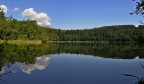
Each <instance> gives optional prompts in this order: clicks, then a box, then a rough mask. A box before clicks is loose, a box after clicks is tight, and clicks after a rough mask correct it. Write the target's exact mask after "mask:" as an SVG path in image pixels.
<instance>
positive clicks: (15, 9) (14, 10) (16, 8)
mask: <svg viewBox="0 0 144 84" xmlns="http://www.w3.org/2000/svg"><path fill="white" fill-rule="evenodd" d="M19 10H20V9H19V8H18V7H15V8H14V9H13V10H12V11H13V12H16V11H19Z"/></svg>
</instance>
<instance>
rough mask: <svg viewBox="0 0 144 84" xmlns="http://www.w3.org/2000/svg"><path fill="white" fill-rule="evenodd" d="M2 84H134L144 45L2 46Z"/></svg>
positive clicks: (142, 71) (140, 73)
mask: <svg viewBox="0 0 144 84" xmlns="http://www.w3.org/2000/svg"><path fill="white" fill-rule="evenodd" d="M0 52H1V53H0V84H135V83H136V82H137V81H139V79H137V78H135V77H131V76H125V75H123V74H130V75H135V76H138V77H140V78H142V77H144V69H143V68H142V65H143V64H144V60H143V58H144V45H138V44H123V45H122V44H94V43H92V44H89V43H87V44H84V43H73V44H72V43H67V44H66V43H62V44H56V43H55V44H54V43H53V44H42V45H12V44H0Z"/></svg>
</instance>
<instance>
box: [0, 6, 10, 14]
mask: <svg viewBox="0 0 144 84" xmlns="http://www.w3.org/2000/svg"><path fill="white" fill-rule="evenodd" d="M0 8H1V10H0V11H2V10H3V12H4V13H7V12H8V10H9V9H8V7H7V6H5V5H0Z"/></svg>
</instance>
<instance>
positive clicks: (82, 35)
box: [60, 25, 144, 42]
mask: <svg viewBox="0 0 144 84" xmlns="http://www.w3.org/2000/svg"><path fill="white" fill-rule="evenodd" d="M60 41H108V42H127V41H135V42H144V26H143V25H139V26H138V27H135V26H134V25H116V26H105V27H100V28H93V29H84V30H62V31H60Z"/></svg>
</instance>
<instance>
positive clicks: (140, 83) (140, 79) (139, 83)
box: [122, 61, 144, 84]
mask: <svg viewBox="0 0 144 84" xmlns="http://www.w3.org/2000/svg"><path fill="white" fill-rule="evenodd" d="M139 63H140V65H141V67H142V69H144V66H143V64H142V63H141V62H140V61H139ZM122 75H124V76H128V77H133V78H136V79H137V80H138V81H136V83H135V84H144V77H138V76H135V75H130V74H122Z"/></svg>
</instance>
